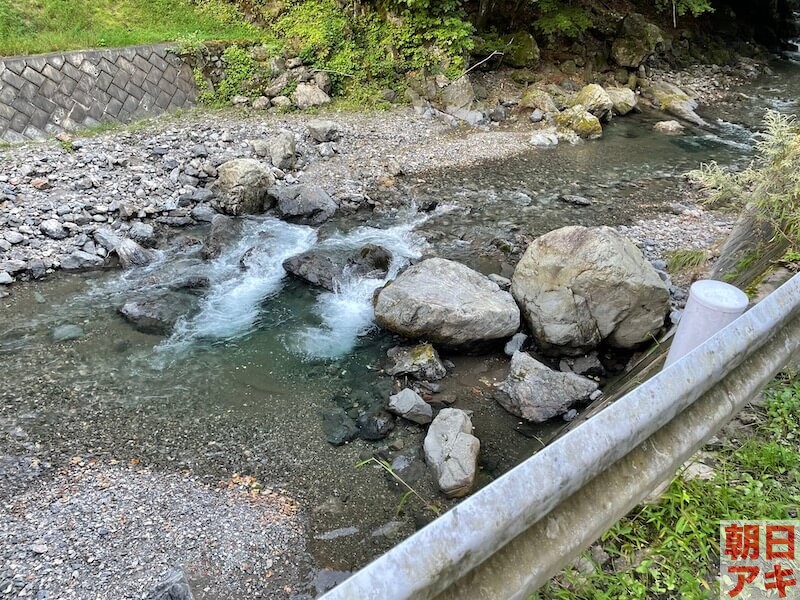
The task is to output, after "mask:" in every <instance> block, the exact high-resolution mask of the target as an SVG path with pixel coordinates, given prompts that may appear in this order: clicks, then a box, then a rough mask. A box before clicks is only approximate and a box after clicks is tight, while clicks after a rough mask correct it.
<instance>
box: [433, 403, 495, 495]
mask: <svg viewBox="0 0 800 600" xmlns="http://www.w3.org/2000/svg"><path fill="white" fill-rule="evenodd" d="M423 445H424V448H425V462H427V463H428V466H429V467H430V469H431V471H433V475H434V477H435V478H436V483H437V484H438V485H439V489H440V490H442V491H443V492H444V493H445V494H446V495H447V496H448V497H450V498H458V497H461V496H466V495H467V494H468V493H469V492H470V490H471V489H472V485H473V483H474V481H475V472H476V471H477V468H478V452H479V451H480V447H481V443H480V441H479V440H478V438H476V437H475V436H474V435H472V420H471V419H470V418H469V415H468V414H467V413H466V412H464V411H463V410H459V409H457V408H445V409H443V410H442V411H441V412H439V414H438V415H436V418H435V419H434V420H433V423H431V426H430V428H429V429H428V433H427V435H426V436H425V442H424V444H423Z"/></svg>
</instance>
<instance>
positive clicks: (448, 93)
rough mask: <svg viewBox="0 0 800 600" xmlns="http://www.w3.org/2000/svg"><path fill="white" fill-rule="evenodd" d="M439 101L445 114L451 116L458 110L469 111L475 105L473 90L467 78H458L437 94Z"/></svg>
mask: <svg viewBox="0 0 800 600" xmlns="http://www.w3.org/2000/svg"><path fill="white" fill-rule="evenodd" d="M439 101H440V102H441V104H442V106H444V107H445V110H446V112H448V113H450V114H453V113H454V112H456V111H458V110H459V109H463V110H470V109H471V108H472V105H473V104H474V103H475V88H473V87H472V82H471V81H470V80H469V77H468V76H466V75H465V76H463V77H459V78H458V79H456V80H455V81H453V82H452V83H449V84H448V85H446V86H445V87H444V88H443V89H442V90H441V91H440V92H439Z"/></svg>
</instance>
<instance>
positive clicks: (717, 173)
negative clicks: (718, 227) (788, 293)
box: [689, 111, 800, 248]
mask: <svg viewBox="0 0 800 600" xmlns="http://www.w3.org/2000/svg"><path fill="white" fill-rule="evenodd" d="M764 122H765V125H766V128H765V131H764V132H762V133H760V134H759V135H758V140H757V142H756V158H755V160H754V161H753V162H752V163H751V164H750V166H749V167H748V168H747V169H745V170H743V171H739V172H733V173H732V172H727V171H725V170H724V169H723V168H722V167H720V166H719V165H718V164H717V163H715V162H712V163H710V164H704V165H702V166H701V167H700V169H698V170H696V171H692V172H691V173H689V176H690V178H691V179H693V180H694V181H695V182H697V183H699V184H700V185H701V186H702V187H703V188H704V189H705V190H707V191H708V192H709V193H710V194H709V198H708V202H709V203H711V204H715V205H725V204H734V205H738V206H746V205H752V206H755V207H756V208H757V209H758V211H759V212H760V215H761V217H762V218H763V219H768V220H769V221H770V223H771V224H772V226H773V228H774V229H775V232H776V233H777V235H779V236H781V237H782V238H783V239H784V241H785V242H787V243H788V244H789V245H790V246H792V247H794V248H797V247H798V246H799V245H800V180H798V178H797V176H796V173H797V172H798V169H799V168H800V127H798V125H797V123H796V121H795V117H794V116H793V115H792V116H789V115H783V114H780V113H777V112H774V111H768V112H767V115H766V117H765V119H764Z"/></svg>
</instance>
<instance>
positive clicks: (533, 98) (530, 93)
mask: <svg viewBox="0 0 800 600" xmlns="http://www.w3.org/2000/svg"><path fill="white" fill-rule="evenodd" d="M519 105H520V107H522V108H530V109H533V110H540V111H541V112H542V113H543V114H545V115H546V114H555V113H557V112H558V107H557V106H556V103H555V101H554V100H553V97H552V96H551V95H550V94H549V93H548V92H546V91H545V90H543V89H541V88H538V87H536V86H530V87H529V88H528V89H527V90H525V93H524V94H522V98H521V99H520V101H519Z"/></svg>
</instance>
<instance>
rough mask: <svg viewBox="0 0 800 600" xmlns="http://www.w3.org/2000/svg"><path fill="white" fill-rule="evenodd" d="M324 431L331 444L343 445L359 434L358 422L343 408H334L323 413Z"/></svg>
mask: <svg viewBox="0 0 800 600" xmlns="http://www.w3.org/2000/svg"><path fill="white" fill-rule="evenodd" d="M322 431H323V432H324V433H325V439H326V440H328V443H329V444H333V445H334V446H341V445H342V444H345V443H347V442H349V441H352V440H354V439H355V438H356V436H357V435H358V427H356V422H355V421H354V420H353V419H351V418H350V417H349V416H348V415H347V413H346V412H345V411H344V409H342V408H334V409H332V410H329V411H327V412H325V413H324V414H323V415H322Z"/></svg>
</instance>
